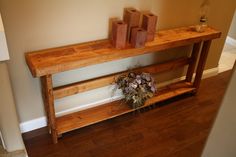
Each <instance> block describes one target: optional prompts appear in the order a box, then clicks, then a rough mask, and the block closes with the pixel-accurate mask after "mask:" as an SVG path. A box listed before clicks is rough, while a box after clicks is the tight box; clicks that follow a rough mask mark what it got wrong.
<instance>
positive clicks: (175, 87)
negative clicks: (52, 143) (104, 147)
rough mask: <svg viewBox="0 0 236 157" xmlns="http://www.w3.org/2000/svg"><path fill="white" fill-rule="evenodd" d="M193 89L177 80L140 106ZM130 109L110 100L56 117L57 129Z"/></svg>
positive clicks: (90, 121)
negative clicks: (106, 102)
mask: <svg viewBox="0 0 236 157" xmlns="http://www.w3.org/2000/svg"><path fill="white" fill-rule="evenodd" d="M194 90H195V88H193V86H192V84H191V83H186V82H179V83H175V84H172V85H169V86H167V87H165V88H163V89H160V90H159V91H158V92H157V95H156V96H154V97H152V98H150V99H149V100H147V101H146V102H145V105H144V106H142V107H141V108H143V107H147V106H149V105H152V104H154V103H157V102H161V101H164V100H167V99H169V98H172V97H175V96H178V95H181V94H184V93H188V92H192V91H194ZM132 111H134V109H132V108H130V107H129V105H128V104H126V103H125V102H124V101H122V100H121V101H115V102H111V103H108V104H105V105H102V106H98V107H94V108H91V109H87V110H84V111H80V112H76V113H72V114H69V115H65V116H62V117H59V118H57V120H56V121H57V126H58V127H57V131H58V134H62V133H65V132H68V131H71V130H75V129H78V128H82V127H85V126H88V125H91V124H94V123H98V122H101V121H104V120H107V119H111V118H114V117H117V116H120V115H123V114H126V113H129V112H132Z"/></svg>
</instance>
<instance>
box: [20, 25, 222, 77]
mask: <svg viewBox="0 0 236 157" xmlns="http://www.w3.org/2000/svg"><path fill="white" fill-rule="evenodd" d="M194 28H195V27H194V26H190V27H182V28H176V29H170V30H163V31H159V32H157V33H156V34H155V39H154V41H152V42H148V43H146V45H145V47H144V48H139V49H135V48H132V47H131V45H130V44H127V46H126V48H125V49H123V50H118V49H115V48H113V47H112V45H111V43H110V41H109V40H99V41H93V42H87V43H83V44H75V45H70V46H64V47H59V48H52V49H46V50H42V51H35V52H31V53H26V55H25V58H26V61H27V64H28V66H29V69H30V71H31V73H32V75H33V76H34V77H40V76H44V75H48V74H55V73H59V72H63V71H67V70H71V69H76V68H80V67H85V66H89V65H94V64H98V63H103V62H108V61H112V60H118V59H122V58H127V57H132V56H137V55H142V54H146V53H151V52H154V51H160V50H165V49H170V48H174V47H179V46H184V45H188V44H192V43H196V42H200V41H203V40H211V39H215V38H218V37H220V34H221V33H220V32H219V31H217V30H215V29H213V28H211V27H207V28H206V29H205V31H204V32H202V33H199V32H196V31H195V30H194Z"/></svg>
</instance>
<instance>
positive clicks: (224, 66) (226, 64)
mask: <svg viewBox="0 0 236 157" xmlns="http://www.w3.org/2000/svg"><path fill="white" fill-rule="evenodd" d="M235 60H236V45H231V44H230V43H225V46H224V49H223V52H222V54H221V57H220V61H219V72H224V71H227V70H230V69H232V68H233V65H234V62H235Z"/></svg>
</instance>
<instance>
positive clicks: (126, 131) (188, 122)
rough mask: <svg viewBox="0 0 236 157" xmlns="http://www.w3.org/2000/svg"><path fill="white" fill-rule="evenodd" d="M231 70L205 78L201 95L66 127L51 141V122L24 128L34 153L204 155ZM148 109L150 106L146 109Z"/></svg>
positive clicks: (72, 156) (59, 156)
mask: <svg viewBox="0 0 236 157" xmlns="http://www.w3.org/2000/svg"><path fill="white" fill-rule="evenodd" d="M229 78H230V72H224V73H220V74H219V75H217V76H215V77H211V78H208V79H204V80H202V82H201V86H200V88H199V92H198V94H197V95H196V96H193V97H186V98H184V99H183V98H181V99H177V100H178V101H172V102H168V103H162V104H161V105H162V106H161V105H156V107H154V108H153V109H151V110H150V109H148V108H147V109H145V110H144V109H142V110H141V114H140V113H139V112H136V113H135V114H133V113H130V114H126V115H124V116H120V117H117V118H113V119H111V120H108V121H104V122H101V123H99V124H95V125H91V126H88V127H85V128H82V129H79V130H75V131H72V132H69V133H66V134H64V135H63V136H62V138H60V140H59V142H58V144H52V142H51V139H50V135H49V134H48V132H47V128H41V129H38V130H34V131H31V132H28V133H24V134H23V139H24V143H25V147H26V150H27V153H28V155H29V157H200V156H201V152H202V150H203V148H204V145H205V142H206V139H207V137H208V135H209V132H210V130H211V128H212V124H213V122H214V119H215V117H216V115H217V112H218V109H219V108H220V104H221V100H222V98H223V95H224V91H225V89H226V87H227V83H228V80H229ZM147 111H148V112H147Z"/></svg>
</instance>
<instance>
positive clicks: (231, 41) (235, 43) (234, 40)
mask: <svg viewBox="0 0 236 157" xmlns="http://www.w3.org/2000/svg"><path fill="white" fill-rule="evenodd" d="M226 43H228V44H230V45H233V46H236V39H234V38H231V37H229V36H227V38H226Z"/></svg>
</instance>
